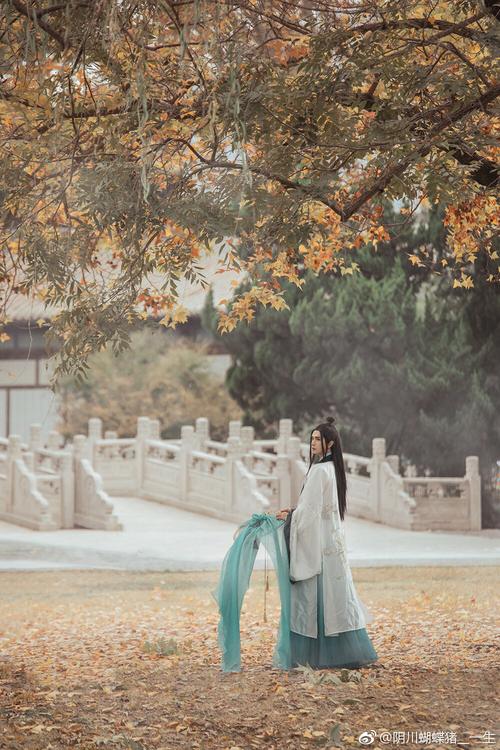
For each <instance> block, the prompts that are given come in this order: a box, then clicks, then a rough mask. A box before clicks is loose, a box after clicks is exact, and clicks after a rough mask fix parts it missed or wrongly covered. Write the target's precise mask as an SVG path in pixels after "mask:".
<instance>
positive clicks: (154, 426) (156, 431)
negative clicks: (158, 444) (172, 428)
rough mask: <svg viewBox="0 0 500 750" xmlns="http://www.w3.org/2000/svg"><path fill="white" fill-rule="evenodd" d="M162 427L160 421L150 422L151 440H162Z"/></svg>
mask: <svg viewBox="0 0 500 750" xmlns="http://www.w3.org/2000/svg"><path fill="white" fill-rule="evenodd" d="M160 434H161V426H160V420H159V419H150V420H149V436H150V438H151V440H160Z"/></svg>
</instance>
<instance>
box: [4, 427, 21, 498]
mask: <svg viewBox="0 0 500 750" xmlns="http://www.w3.org/2000/svg"><path fill="white" fill-rule="evenodd" d="M21 456H22V450H21V436H20V435H9V443H8V445H7V466H6V469H7V492H6V498H7V507H6V508H5V510H6V511H7V512H10V511H12V509H13V506H14V462H15V461H16V460H17V459H18V458H21Z"/></svg>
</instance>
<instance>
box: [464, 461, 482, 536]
mask: <svg viewBox="0 0 500 750" xmlns="http://www.w3.org/2000/svg"><path fill="white" fill-rule="evenodd" d="M465 478H466V479H467V480H468V482H469V488H470V491H469V503H470V508H469V514H470V515H469V519H470V530H471V531H479V530H480V529H481V528H482V526H481V475H480V473H479V457H478V456H467V458H466V459H465Z"/></svg>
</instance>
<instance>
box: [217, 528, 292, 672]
mask: <svg viewBox="0 0 500 750" xmlns="http://www.w3.org/2000/svg"><path fill="white" fill-rule="evenodd" d="M282 525H283V521H278V519H277V518H276V517H275V516H271V515H268V514H266V513H254V514H253V515H252V517H251V518H250V520H249V521H247V522H246V523H244V524H241V525H240V527H239V529H240V532H239V534H238V536H237V537H236V539H235V541H234V542H233V544H232V545H231V547H230V548H229V550H228V551H227V553H226V556H225V558H224V560H223V563H222V567H221V572H220V577H219V583H218V586H217V588H216V589H214V590H213V591H211V592H210V593H211V594H212V596H213V598H214V599H215V601H216V602H217V604H218V607H219V613H220V619H219V625H218V630H217V635H218V642H219V646H220V649H221V652H222V671H223V672H239V671H240V669H241V653H240V648H241V646H240V613H241V607H242V604H243V598H244V596H245V593H246V591H247V589H248V586H249V584H250V576H251V574H252V570H253V566H254V562H255V558H256V556H257V552H258V549H259V545H260V543H261V542H262V544H263V545H264V547H265V548H266V549H267V551H268V553H269V555H270V557H271V560H272V562H273V565H274V570H275V573H276V578H277V580H278V587H279V593H280V599H281V617H280V624H279V628H278V637H277V640H276V646H275V649H274V654H273V666H275V667H277V668H279V669H290V667H291V655H290V578H289V567H288V558H287V553H286V547H284V545H283V535H282V534H278V529H279V527H280V526H282Z"/></svg>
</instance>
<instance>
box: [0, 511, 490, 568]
mask: <svg viewBox="0 0 500 750" xmlns="http://www.w3.org/2000/svg"><path fill="white" fill-rule="evenodd" d="M113 504H114V507H115V512H116V514H117V515H118V517H119V518H120V520H121V522H122V523H123V526H124V529H123V531H92V530H91V529H63V530H60V531H31V530H30V529H26V528H23V527H21V526H14V525H12V524H8V523H5V522H3V521H0V570H3V571H5V570H26V569H37V570H40V569H56V568H80V569H81V568H86V569H89V568H112V569H125V570H210V569H214V568H219V567H220V564H221V562H222V560H223V558H224V555H225V554H226V552H227V550H228V549H229V547H230V546H231V544H232V542H233V538H232V537H233V533H234V531H235V529H236V526H237V525H236V524H233V523H227V522H226V521H219V520H217V519H215V518H210V517H209V516H203V515H199V514H197V513H191V512H187V511H184V510H180V509H179V508H173V507H168V506H165V505H161V504H160V503H155V502H149V501H146V500H140V499H137V498H128V497H115V498H113ZM345 529H346V538H347V549H348V556H349V561H350V564H351V566H352V567H364V566H366V567H371V566H387V565H500V529H490V530H484V531H478V532H470V533H462V532H441V531H404V530H402V529H395V528H392V527H390V526H385V525H382V524H380V523H372V522H371V521H365V520H362V519H358V518H352V517H346V521H345ZM268 566H269V567H272V563H271V561H268ZM255 567H256V568H258V569H261V568H263V567H264V550H263V549H261V550H259V553H258V555H257V559H256V564H255Z"/></svg>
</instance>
